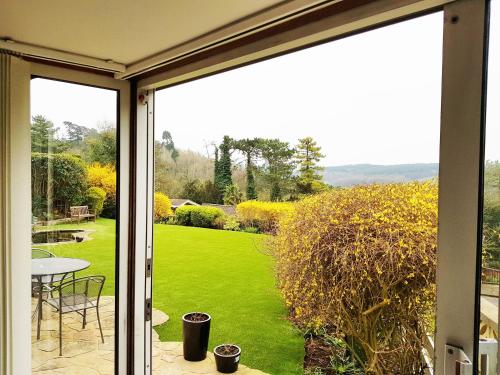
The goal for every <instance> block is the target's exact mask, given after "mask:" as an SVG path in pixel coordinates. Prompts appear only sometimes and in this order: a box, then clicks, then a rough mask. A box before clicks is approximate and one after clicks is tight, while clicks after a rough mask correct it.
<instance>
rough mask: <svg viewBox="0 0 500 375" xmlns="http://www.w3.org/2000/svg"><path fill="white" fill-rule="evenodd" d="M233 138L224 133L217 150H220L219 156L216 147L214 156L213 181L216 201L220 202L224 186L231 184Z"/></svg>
mask: <svg viewBox="0 0 500 375" xmlns="http://www.w3.org/2000/svg"><path fill="white" fill-rule="evenodd" d="M232 143H233V140H232V139H231V138H230V137H229V136H227V135H225V136H224V138H223V139H222V143H221V144H220V146H219V148H218V150H219V151H220V153H221V154H220V158H219V155H218V151H217V149H216V157H215V163H214V183H215V186H216V187H217V190H218V191H219V200H218V203H222V201H223V196H224V191H225V189H226V186H228V185H232V184H233V177H232V171H231V148H232Z"/></svg>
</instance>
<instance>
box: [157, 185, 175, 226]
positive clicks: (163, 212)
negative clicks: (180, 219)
mask: <svg viewBox="0 0 500 375" xmlns="http://www.w3.org/2000/svg"><path fill="white" fill-rule="evenodd" d="M154 213H155V222H159V221H163V220H165V219H167V218H168V217H169V216H172V215H173V214H174V212H173V211H172V202H171V201H170V199H169V198H168V197H167V196H166V195H165V194H163V193H159V192H156V193H155V201H154Z"/></svg>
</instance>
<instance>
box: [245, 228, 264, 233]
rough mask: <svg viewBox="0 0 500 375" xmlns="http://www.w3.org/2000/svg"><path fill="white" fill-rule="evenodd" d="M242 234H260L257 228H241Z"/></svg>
mask: <svg viewBox="0 0 500 375" xmlns="http://www.w3.org/2000/svg"><path fill="white" fill-rule="evenodd" d="M243 232H245V233H253V234H258V233H260V229H259V228H257V227H245V228H243Z"/></svg>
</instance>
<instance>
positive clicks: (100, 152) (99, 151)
mask: <svg viewBox="0 0 500 375" xmlns="http://www.w3.org/2000/svg"><path fill="white" fill-rule="evenodd" d="M86 143H87V145H88V155H86V159H87V161H88V162H89V163H100V164H111V165H116V129H115V128H114V127H112V126H110V125H108V126H107V127H106V128H104V129H103V130H101V131H100V132H98V133H95V134H93V135H92V136H90V137H88V138H87V139H86Z"/></svg>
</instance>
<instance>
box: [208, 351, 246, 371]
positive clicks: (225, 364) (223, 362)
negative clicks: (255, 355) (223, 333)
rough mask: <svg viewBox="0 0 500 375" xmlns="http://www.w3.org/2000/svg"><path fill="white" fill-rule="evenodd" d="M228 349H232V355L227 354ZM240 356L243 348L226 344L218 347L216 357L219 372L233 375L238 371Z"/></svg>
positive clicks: (215, 352)
mask: <svg viewBox="0 0 500 375" xmlns="http://www.w3.org/2000/svg"><path fill="white" fill-rule="evenodd" d="M227 348H230V349H231V350H230V353H227ZM225 349H226V350H225ZM225 352H226V353H225ZM240 354H241V348H240V347H239V346H237V345H232V344H224V345H219V346H216V347H215V349H214V356H215V364H216V366H217V371H219V372H222V373H223V374H231V373H233V372H236V371H238V364H239V363H240Z"/></svg>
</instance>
